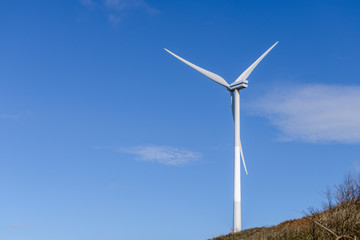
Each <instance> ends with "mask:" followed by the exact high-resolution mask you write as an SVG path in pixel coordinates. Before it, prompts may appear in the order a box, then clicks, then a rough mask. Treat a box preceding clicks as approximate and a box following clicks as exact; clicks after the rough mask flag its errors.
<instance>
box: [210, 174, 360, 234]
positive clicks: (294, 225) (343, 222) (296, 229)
mask: <svg viewBox="0 0 360 240" xmlns="http://www.w3.org/2000/svg"><path fill="white" fill-rule="evenodd" d="M326 195H327V203H326V205H325V206H324V208H323V210H322V211H319V210H314V209H311V210H309V211H308V215H307V216H305V217H303V218H300V219H294V220H290V221H285V222H282V223H280V224H279V225H276V226H273V227H260V228H251V229H246V230H243V231H241V232H239V233H231V234H228V235H224V236H219V237H216V238H213V240H245V239H246V240H248V239H251V240H262V239H269V240H270V239H271V240H280V239H281V240H283V239H289V240H297V239H298V240H304V239H309V240H310V239H311V240H313V239H317V240H330V239H336V240H340V239H354V240H360V174H356V175H354V174H348V175H346V176H345V179H344V182H343V183H342V184H340V185H337V186H336V187H335V192H331V191H330V190H328V191H327V194H326ZM333 202H335V204H333Z"/></svg>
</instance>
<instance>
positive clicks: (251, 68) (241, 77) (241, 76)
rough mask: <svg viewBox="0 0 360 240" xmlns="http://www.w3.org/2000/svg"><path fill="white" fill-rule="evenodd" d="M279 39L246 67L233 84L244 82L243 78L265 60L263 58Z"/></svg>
mask: <svg viewBox="0 0 360 240" xmlns="http://www.w3.org/2000/svg"><path fill="white" fill-rule="evenodd" d="M278 42H279V41H277V42H276V43H275V44H274V45H272V46H271V47H270V48H269V49H268V50H267V51H266V52H264V53H263V55H261V56H260V57H259V58H258V59H257V60H256V61H255V62H254V63H253V64H251V66H250V67H249V68H248V69H246V70H245V71H244V72H243V73H242V74H241V75H240V76H239V77H238V78H237V79H236V80H235V81H234V82H233V83H232V84H231V85H233V84H235V83H238V82H242V81H243V80H247V78H248V77H249V75H250V74H251V72H252V71H253V70H254V69H255V67H256V66H257V65H258V64H259V63H260V62H261V60H263V58H264V57H265V56H266V55H267V54H268V53H269V52H270V51H271V49H273V48H274V47H275V46H276V44H278Z"/></svg>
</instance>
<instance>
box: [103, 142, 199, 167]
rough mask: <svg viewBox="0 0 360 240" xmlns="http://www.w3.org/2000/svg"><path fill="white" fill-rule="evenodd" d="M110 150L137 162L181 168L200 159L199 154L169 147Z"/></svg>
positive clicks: (116, 148)
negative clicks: (130, 156) (130, 155)
mask: <svg viewBox="0 0 360 240" xmlns="http://www.w3.org/2000/svg"><path fill="white" fill-rule="evenodd" d="M97 148H98V149H104V148H109V147H97ZM111 149H112V150H113V151H115V152H119V153H129V154H133V155H135V159H136V160H139V161H145V162H154V163H160V164H163V165H167V166H182V165H185V164H188V163H190V162H193V161H196V160H199V159H200V158H201V157H202V154H201V153H198V152H194V151H189V150H186V149H182V148H176V147H169V146H134V147H111Z"/></svg>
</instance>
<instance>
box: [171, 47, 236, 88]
mask: <svg viewBox="0 0 360 240" xmlns="http://www.w3.org/2000/svg"><path fill="white" fill-rule="evenodd" d="M164 49H165V51H167V52H168V53H170V54H171V55H173V56H174V57H176V58H177V59H179V60H180V61H182V62H183V63H185V64H187V65H188V66H190V67H192V68H193V69H195V70H196V71H198V72H200V73H202V74H204V75H205V76H207V77H208V78H210V79H211V80H213V81H215V82H217V83H219V84H221V85H223V86H224V87H227V88H228V87H229V86H230V85H229V84H228V83H227V82H226V81H225V79H223V78H222V77H220V76H219V75H217V74H215V73H212V72H210V71H208V70H205V69H203V68H201V67H198V66H196V65H195V64H192V63H191V62H189V61H186V60H185V59H183V58H181V57H179V56H178V55H176V54H175V53H172V52H170V51H169V50H167V49H166V48H164Z"/></svg>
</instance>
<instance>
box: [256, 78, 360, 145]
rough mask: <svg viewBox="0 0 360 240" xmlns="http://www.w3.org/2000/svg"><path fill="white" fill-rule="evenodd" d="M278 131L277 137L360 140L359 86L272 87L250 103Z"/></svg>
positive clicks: (352, 141)
mask: <svg viewBox="0 0 360 240" xmlns="http://www.w3.org/2000/svg"><path fill="white" fill-rule="evenodd" d="M252 110H253V111H254V112H255V113H256V114H259V115H262V116H265V117H266V118H268V119H269V120H270V122H271V123H272V124H273V125H275V126H276V127H277V128H278V129H279V130H280V132H281V136H280V139H281V140H285V141H292V140H300V141H305V142H312V143H322V142H325V143H326V142H340V143H357V142H360V86H340V85H320V84H318V85H305V86H292V87H283V88H280V89H276V90H273V89H272V92H271V93H269V94H267V95H265V96H263V97H262V98H261V99H259V100H258V101H256V102H255V103H254V104H253V105H252Z"/></svg>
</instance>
